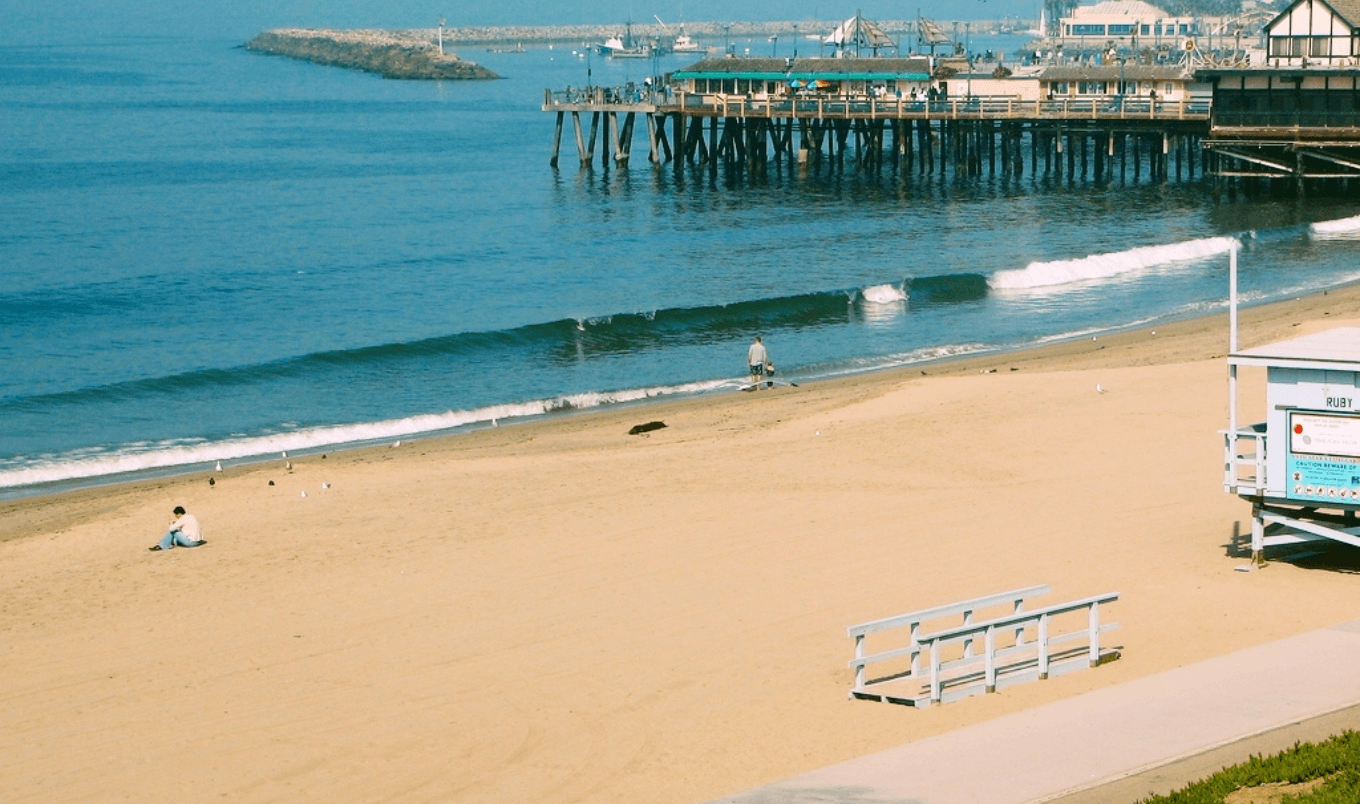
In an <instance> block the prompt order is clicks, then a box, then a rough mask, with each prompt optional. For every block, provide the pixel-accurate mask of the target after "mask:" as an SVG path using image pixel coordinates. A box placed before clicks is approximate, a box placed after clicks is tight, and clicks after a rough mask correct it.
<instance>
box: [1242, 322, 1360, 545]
mask: <svg viewBox="0 0 1360 804" xmlns="http://www.w3.org/2000/svg"><path fill="white" fill-rule="evenodd" d="M1228 366H1229V376H1230V385H1231V395H1232V399H1231V408H1230V411H1229V415H1230V426H1229V429H1228V430H1225V431H1223V434H1224V436H1225V441H1224V471H1225V474H1224V489H1225V490H1226V491H1228V492H1229V493H1232V494H1237V495H1238V496H1240V497H1242V498H1243V499H1245V500H1248V501H1250V502H1251V503H1252V553H1253V557H1254V558H1255V559H1256V560H1257V561H1261V560H1262V559H1263V555H1262V551H1263V550H1264V548H1266V547H1269V546H1272V545H1285V544H1295V543H1299V542H1307V541H1316V540H1322V539H1330V540H1333V541H1339V542H1342V543H1345V544H1350V545H1354V546H1357V547H1360V526H1357V525H1360V523H1357V520H1356V512H1357V511H1360V328H1357V327H1340V328H1337V329H1331V330H1327V331H1325V332H1319V333H1315V334H1312V335H1305V336H1302V337H1298V338H1293V339H1291V340H1287V341H1281V342H1279V343H1273V344H1267V345H1265V346H1258V347H1255V348H1252V349H1243V350H1237V351H1234V352H1232V353H1231V354H1229V356H1228ZM1241 366H1257V367H1264V368H1265V370H1266V420H1265V421H1264V422H1260V423H1256V424H1250V425H1247V426H1245V427H1240V426H1238V424H1237V390H1236V389H1237V370H1238V368H1239V367H1241Z"/></svg>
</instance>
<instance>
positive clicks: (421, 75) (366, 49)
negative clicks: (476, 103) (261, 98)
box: [245, 28, 500, 80]
mask: <svg viewBox="0 0 1360 804" xmlns="http://www.w3.org/2000/svg"><path fill="white" fill-rule="evenodd" d="M428 33H429V32H427V31H420V32H415V31H408V32H403V31H335V30H325V29H319V28H275V29H273V30H269V31H265V32H263V33H261V34H259V35H258V36H256V37H255V38H254V39H252V40H250V41H249V42H247V43H246V44H245V47H246V50H253V51H255V52H257V53H269V54H271V55H275V56H288V57H289V58H293V59H301V60H303V61H310V62H312V63H313V64H326V65H331V66H335V67H348V68H350V69H351V70H363V71H364V72H369V73H377V74H378V75H381V76H382V77H383V78H406V79H424V80H429V79H460V80H461V79H479V78H500V76H499V75H496V74H495V73H493V72H492V71H490V70H488V69H486V68H485V67H483V66H481V65H480V64H474V63H472V62H470V61H464V60H462V59H460V58H459V57H458V56H456V55H455V54H453V53H440V52H439V48H438V46H437V45H436V44H435V43H434V42H433V41H431V39H430V37H429V36H428Z"/></svg>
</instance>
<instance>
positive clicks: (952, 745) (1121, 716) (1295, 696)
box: [721, 620, 1360, 804]
mask: <svg viewBox="0 0 1360 804" xmlns="http://www.w3.org/2000/svg"><path fill="white" fill-rule="evenodd" d="M1092 672H1099V670H1095V671H1092ZM1039 683H1042V682H1039ZM1357 704H1360V620H1357V621H1354V622H1349V623H1344V624H1342V625H1337V626H1333V627H1331V628H1324V629H1321V630H1318V631H1312V632H1310V633H1306V634H1300V635H1298V636H1295V637H1290V638H1289V639H1284V640H1280V641H1278V642H1272V643H1269V644H1266V645H1260V646H1257V647H1254V648H1249V649H1247V650H1243V651H1239V652H1237V653H1232V654H1229V655H1227V656H1222V657H1219V658H1217V659H1210V660H1209V661H1205V662H1200V663H1199V664H1195V665H1191V666H1189V667H1181V668H1177V669H1175V670H1171V671H1168V672H1165V673H1160V674H1158V675H1155V676H1150V677H1147V678H1141V679H1137V680H1134V681H1130V682H1127V683H1125V684H1120V685H1118V686H1115V687H1107V688H1105V689H1101V690H1096V691H1094V692H1090V693H1086V694H1085V695H1080V696H1077V697H1075V698H1069V699H1066V700H1062V701H1056V702H1054V703H1051V704H1048V705H1045V706H1041V707H1038V708H1036V709H1032V710H1029V711H1026V712H1018V713H1016V714H1013V715H1007V716H1005V717H1000V718H997V719H995V720H991V721H988V722H986V723H979V724H977V725H974V726H969V727H967V728H963V729H959V730H957V731H953V732H950V733H948V734H941V735H938V736H936V737H931V738H928V739H924V740H920V741H917V742H914V743H910V744H908V745H904V746H901V747H899V748H893V749H889V750H887V751H881V752H879V753H877V754H871V755H870V756H867V757H861V758H860V759H856V760H851V761H849V762H844V763H841V764H839V765H833V766H831V767H829V768H824V769H822V770H818V771H813V772H811V773H806V774H803V775H802V776H796V777H794V778H792V779H788V780H785V781H782V782H777V783H775V784H772V785H767V786H765V787H760V788H757V789H755V790H751V791H748V792H746V793H741V794H739V795H736V796H732V797H729V798H725V799H721V801H723V802H730V803H731V804H832V803H833V802H834V803H835V804H888V803H889V802H898V803H900V804H1036V803H1037V802H1046V801H1057V800H1062V801H1063V802H1065V804H1078V802H1084V801H1103V802H1119V801H1123V800H1133V799H1136V798H1138V797H1141V796H1145V795H1147V793H1148V792H1149V791H1150V790H1153V789H1154V788H1156V787H1162V788H1166V789H1170V787H1169V786H1167V785H1166V784H1165V783H1164V782H1165V781H1166V778H1170V777H1174V776H1177V774H1176V773H1171V774H1168V773H1160V774H1159V773H1156V772H1155V771H1156V769H1158V768H1167V767H1175V766H1178V765H1179V766H1182V767H1184V768H1189V769H1194V770H1195V772H1197V773H1198V775H1196V776H1193V777H1191V778H1189V779H1185V780H1184V781H1180V782H1179V783H1178V784H1175V785H1171V786H1182V785H1183V784H1184V783H1185V782H1189V781H1193V780H1194V779H1197V778H1201V777H1202V776H1204V775H1207V774H1206V773H1205V772H1200V771H1202V767H1201V766H1203V765H1205V764H1206V761H1207V762H1209V763H1210V764H1212V762H1213V761H1217V760H1208V759H1207V758H1208V757H1211V756H1216V755H1231V754H1232V753H1233V752H1232V751H1231V747H1232V746H1234V745H1238V746H1239V747H1240V746H1243V745H1252V746H1255V745H1260V744H1263V741H1264V743H1265V744H1275V743H1278V742H1279V741H1280V740H1281V739H1287V740H1289V742H1287V743H1285V744H1284V746H1283V747H1287V746H1288V745H1292V744H1293V740H1292V739H1290V737H1291V736H1292V732H1291V728H1301V727H1302V726H1303V725H1304V724H1307V723H1310V722H1313V723H1314V724H1315V725H1314V727H1313V728H1312V729H1311V730H1310V733H1311V732H1312V731H1317V730H1318V729H1319V728H1320V726H1319V725H1318V724H1324V723H1325V724H1329V725H1330V724H1331V723H1332V722H1333V721H1335V722H1338V723H1343V722H1351V721H1353V720H1354V718H1353V717H1352V718H1350V719H1349V721H1348V720H1347V715H1354V714H1356V712H1360V710H1352V711H1349V712H1343V711H1342V710H1348V709H1349V708H1350V707H1353V706H1355V705H1357ZM865 705H866V706H867V705H869V704H865ZM1329 713H1330V719H1329ZM910 714H911V713H910V712H905V713H904V716H910ZM1340 728H1346V726H1344V725H1342V726H1341V727H1340ZM1272 735H1273V736H1274V738H1275V739H1274V740H1271V739H1270V738H1271V736H1272ZM1299 739H1318V737H1316V736H1311V737H1302V738H1299ZM1261 750H1263V748H1261V747H1252V748H1250V749H1249V750H1248V752H1249V753H1250V752H1253V751H1255V752H1259V751H1261ZM1276 750H1278V749H1276ZM1196 757H1200V758H1201V759H1200V761H1198V762H1196V761H1194V760H1195V758H1196ZM1245 758H1246V756H1245V755H1244V756H1241V757H1240V758H1238V759H1231V758H1230V759H1226V760H1224V761H1223V762H1220V763H1219V764H1218V765H1214V766H1213V767H1211V768H1209V770H1208V771H1207V773H1212V772H1213V771H1215V770H1217V769H1218V767H1221V765H1222V764H1231V763H1233V762H1237V761H1241V760H1242V759H1245ZM1183 772H1184V771H1182V773H1183ZM1156 779H1162V782H1163V783H1158V784H1155V785H1153V784H1150V785H1149V786H1147V787H1141V786H1139V785H1140V783H1148V782H1150V781H1151V780H1156ZM1121 783H1122V785H1121ZM1092 788H1100V789H1099V790H1093V789H1092ZM1123 788H1128V790H1129V791H1133V790H1135V788H1136V792H1131V795H1132V797H1133V798H1119V797H1118V795H1123V793H1120V792H1118V791H1120V790H1122V789H1123ZM1082 791H1086V792H1085V794H1083V792H1082ZM1158 792H1164V790H1158ZM1090 795H1096V796H1097V797H1096V798H1090Z"/></svg>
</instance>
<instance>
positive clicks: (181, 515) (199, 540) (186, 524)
mask: <svg viewBox="0 0 1360 804" xmlns="http://www.w3.org/2000/svg"><path fill="white" fill-rule="evenodd" d="M175 516H176V517H178V519H176V520H175V521H174V522H171V523H170V529H169V530H167V531H166V532H165V535H164V536H162V537H161V542H160V544H154V545H152V546H151V547H150V549H152V550H169V549H170V548H172V547H175V546H176V545H178V546H180V547H198V546H199V545H200V544H204V543H205V542H207V539H204V538H203V527H202V526H201V525H199V524H198V517H196V516H194V515H193V514H190V513H187V512H186V511H185V510H184V506H176V507H175Z"/></svg>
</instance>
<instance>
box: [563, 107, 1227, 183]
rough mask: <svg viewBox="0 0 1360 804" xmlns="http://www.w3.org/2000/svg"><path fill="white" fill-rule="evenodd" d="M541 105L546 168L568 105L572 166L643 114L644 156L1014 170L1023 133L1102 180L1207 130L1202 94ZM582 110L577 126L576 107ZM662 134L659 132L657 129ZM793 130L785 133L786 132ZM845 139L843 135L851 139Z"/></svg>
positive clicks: (622, 138) (620, 162)
mask: <svg viewBox="0 0 1360 804" xmlns="http://www.w3.org/2000/svg"><path fill="white" fill-rule="evenodd" d="M542 108H543V111H545V112H555V113H556V114H557V128H556V133H555V135H554V141H553V151H552V160H551V164H552V165H553V166H554V167H556V166H557V163H558V154H559V148H560V143H561V136H562V129H563V126H564V125H565V120H566V118H567V116H568V115H570V117H571V119H572V124H573V127H574V132H575V137H576V144H577V151H578V155H579V156H580V159H581V165H582V167H589V166H591V165H592V164H593V163H594V151H595V143H596V141H597V139H600V140H601V141H603V142H604V143H605V145H604V148H603V152H602V153H601V157H600V161H601V164H602V165H604V166H607V165H608V164H609V163H610V162H611V161H612V162H613V163H614V164H615V165H617V166H619V167H626V166H627V165H628V162H629V159H630V156H631V150H632V136H633V129H634V126H635V123H636V120H637V118H638V117H639V116H640V117H642V118H643V119H644V120H645V121H646V124H647V130H648V139H649V145H650V149H649V160H650V161H651V162H653V163H654V164H658V165H660V164H664V163H667V162H669V163H672V164H673V166H674V169H675V170H676V171H677V172H678V171H681V170H682V169H683V168H684V166H686V165H694V166H701V167H708V168H709V169H710V170H711V171H714V172H716V170H717V167H718V165H719V164H720V163H721V164H725V165H727V166H728V167H729V169H731V168H735V169H749V170H760V169H763V168H765V167H766V166H767V165H768V163H769V162H771V161H774V162H776V163H781V162H782V161H783V160H785V159H787V160H788V161H789V163H790V164H793V163H797V164H823V163H830V164H835V165H837V166H840V165H843V164H844V161H845V156H846V154H847V152H849V151H852V150H853V152H854V161H855V163H856V164H857V165H859V166H860V167H861V168H868V169H879V168H881V167H882V166H883V165H884V164H885V163H886V164H891V165H892V166H893V167H894V168H901V169H904V170H911V169H912V168H916V169H917V170H918V171H919V172H921V173H926V172H930V173H934V172H935V171H936V170H937V169H938V170H940V171H941V172H943V171H944V170H945V169H946V166H952V167H953V169H954V171H955V172H956V173H960V174H964V175H978V174H981V173H983V172H984V163H985V169H986V170H987V171H989V172H991V173H997V172H998V168H999V171H1000V172H1001V173H1002V174H1006V175H1020V174H1021V173H1022V172H1023V169H1024V168H1023V165H1024V161H1025V159H1024V157H1025V155H1026V154H1025V149H1023V148H1022V142H1023V140H1024V138H1025V135H1028V139H1029V148H1028V149H1027V150H1028V156H1029V159H1030V163H1031V170H1033V171H1035V172H1037V171H1038V170H1039V169H1040V162H1041V161H1042V162H1043V170H1044V172H1045V173H1058V174H1062V173H1064V167H1063V162H1064V159H1063V155H1064V154H1066V160H1065V161H1066V162H1067V165H1066V171H1065V172H1066V173H1067V175H1094V176H1095V177H1097V178H1099V177H1106V178H1112V177H1113V176H1114V172H1115V170H1116V165H1118V170H1119V172H1120V174H1121V175H1125V174H1127V172H1128V169H1129V167H1130V164H1131V165H1132V167H1133V171H1134V177H1135V178H1139V177H1140V176H1141V175H1142V172H1143V170H1144V168H1146V170H1147V173H1148V175H1149V176H1150V177H1154V178H1156V177H1165V176H1167V175H1168V172H1169V170H1170V166H1169V159H1170V158H1174V159H1175V171H1176V173H1177V176H1178V177H1179V176H1180V175H1181V174H1182V169H1183V167H1184V166H1188V168H1189V171H1190V174H1191V175H1192V176H1193V175H1194V172H1195V170H1196V162H1197V161H1200V163H1201V164H1200V169H1201V170H1202V169H1203V167H1204V166H1203V164H1202V160H1196V159H1195V153H1196V152H1197V151H1198V150H1199V148H1198V141H1199V139H1200V138H1201V137H1204V136H1205V135H1207V134H1208V131H1209V122H1210V112H1211V110H1210V103H1209V101H1208V100H1200V99H1196V100H1188V101H1163V100H1160V99H1152V98H1147V97H1136V96H1127V97H1117V96H1116V97H1105V98H1067V99H1055V100H1038V101H1027V100H1021V99H1018V98H996V97H977V96H974V97H960V98H942V99H925V98H915V99H914V98H911V97H906V96H901V95H887V96H879V97H875V96H868V95H866V96H854V95H829V94H819V93H806V94H798V95H793V96H783V95H779V96H760V95H755V96H751V95H733V94H723V93H702V94H701V93H692V92H684V91H678V90H663V89H659V88H652V87H644V88H641V89H639V88H635V87H624V88H602V87H590V88H585V89H569V90H565V91H557V92H554V91H552V90H545V91H544V98H543V106H542ZM583 114H588V115H590V118H589V120H590V124H589V126H590V127H589V133H588V135H587V133H586V131H585V130H584V128H583V124H582V119H581V116H582V115H583ZM668 131H669V132H670V134H669V135H668V134H667V132H668ZM795 132H797V134H796V136H795ZM852 137H853V140H852Z"/></svg>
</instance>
